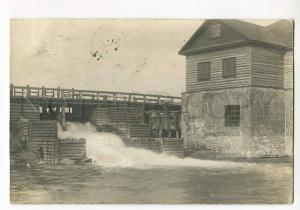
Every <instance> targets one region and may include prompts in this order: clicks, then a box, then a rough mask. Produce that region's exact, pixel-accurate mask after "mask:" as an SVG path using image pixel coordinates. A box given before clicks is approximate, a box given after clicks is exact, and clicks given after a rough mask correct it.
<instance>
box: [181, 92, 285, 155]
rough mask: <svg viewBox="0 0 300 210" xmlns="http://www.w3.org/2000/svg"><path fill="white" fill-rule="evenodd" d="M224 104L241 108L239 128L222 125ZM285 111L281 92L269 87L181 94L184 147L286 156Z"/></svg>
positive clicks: (188, 148) (241, 153) (187, 148)
mask: <svg viewBox="0 0 300 210" xmlns="http://www.w3.org/2000/svg"><path fill="white" fill-rule="evenodd" d="M226 105H239V106H240V125H239V126H236V127H234V126H232V127H226V126H225V108H224V107H225V106H226ZM284 108H285V104H284V92H283V90H278V89H272V88H256V87H245V88H234V89H224V90H213V91H201V92H193V93H184V94H183V112H182V129H183V134H184V136H183V137H184V147H185V149H186V150H201V149H204V150H212V151H216V152H223V153H228V154H233V155H234V156H243V157H259V156H282V155H286V154H287V151H286V146H287V145H286V143H285V136H284V130H285V129H284V122H285V117H284V116H285V113H284Z"/></svg>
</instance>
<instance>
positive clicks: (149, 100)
mask: <svg viewBox="0 0 300 210" xmlns="http://www.w3.org/2000/svg"><path fill="white" fill-rule="evenodd" d="M20 119H26V120H28V121H29V122H30V125H35V124H40V125H43V124H47V123H50V124H51V123H54V124H57V123H56V122H57V121H58V122H60V124H61V125H62V127H65V126H66V122H67V121H70V122H91V123H92V124H93V125H94V126H95V127H96V128H97V130H98V131H106V132H112V133H115V134H117V135H118V136H120V137H121V138H122V139H123V141H124V143H125V144H126V145H127V146H132V147H139V148H145V149H150V150H152V151H156V152H166V153H169V154H173V155H177V156H180V157H181V156H183V146H182V139H181V129H180V121H181V98H180V97H173V96H162V95H151V94H139V93H124V92H108V91H90V90H76V89H62V88H59V87H58V88H45V87H41V88H38V87H30V86H13V85H11V88H10V120H11V123H12V124H14V123H16V122H19V121H20ZM50 127H51V128H52V127H53V126H50ZM31 128H32V127H31V126H29V133H30V132H31V130H30V129H31ZM46 130H47V129H46ZM46 130H45V131H44V132H43V131H42V129H41V130H40V131H38V133H42V135H45V136H46V137H43V136H41V137H38V140H34V141H33V140H31V142H30V143H28V145H29V149H30V150H31V149H33V150H34V151H35V152H38V149H39V147H41V145H43V144H46V146H47V148H49V145H51V143H50V142H54V143H53V145H54V146H53V147H51V151H53V152H52V153H53V154H52V153H51V157H50V152H49V151H50V150H49V151H48V153H47V154H49V155H47V158H48V157H49V159H51V160H49V162H53V163H56V162H57V161H58V160H59V159H60V158H59V154H60V157H63V156H64V154H63V153H64V152H61V151H64V150H60V149H59V148H58V147H59V146H60V145H61V146H65V147H66V148H73V147H72V146H71V147H67V145H69V144H70V145H71V144H73V143H74V145H82V147H81V148H80V149H78V148H77V149H76V151H75V150H74V151H73V153H77V152H78V151H80V152H81V153H82V150H83V149H85V144H84V143H79V142H76V141H69V142H67V143H66V144H62V143H61V141H62V140H60V139H58V137H57V127H56V132H53V131H50V130H49V132H47V131H46ZM43 133H44V134H43ZM50 137H51V138H50ZM30 138H32V136H30ZM51 139H52V140H51ZM79 141H82V140H79ZM45 142H48V143H45ZM55 142H56V143H55ZM145 142H146V143H145ZM164 142H166V143H164ZM170 142H171V143H170ZM172 142H173V143H172ZM155 145H156V146H155ZM163 145H165V146H163ZM167 145H171V146H167ZM173 145H174V146H173ZM74 148H75V147H74ZM153 148H158V149H153ZM167 148H171V149H167ZM67 153H69V155H71V154H70V152H67ZM71 153H72V152H71ZM71 156H72V155H71ZM79 156H80V155H79ZM74 157H77V159H78V155H76V154H74ZM80 157H81V156H80ZM82 158H84V157H83V156H82Z"/></svg>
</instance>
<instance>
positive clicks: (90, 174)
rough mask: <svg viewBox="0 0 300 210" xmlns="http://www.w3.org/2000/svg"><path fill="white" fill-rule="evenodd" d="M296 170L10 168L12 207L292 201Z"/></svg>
mask: <svg viewBox="0 0 300 210" xmlns="http://www.w3.org/2000/svg"><path fill="white" fill-rule="evenodd" d="M291 199H292V167H291V166H290V165H288V164H284V163H274V164H266V163H258V164H255V166H254V167H250V168H249V167H237V168H232V167H229V168H226V167H224V168H199V167H161V168H159V167H158V168H147V169H138V168H117V167H115V168H103V167H101V166H98V165H96V164H90V165H77V166H76V165H68V166H62V165H57V166H38V167H37V166H36V167H32V168H25V167H23V168H12V169H11V201H12V203H289V202H291Z"/></svg>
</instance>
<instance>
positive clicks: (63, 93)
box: [10, 85, 181, 105]
mask: <svg viewBox="0 0 300 210" xmlns="http://www.w3.org/2000/svg"><path fill="white" fill-rule="evenodd" d="M10 96H11V97H13V98H31V99H56V100H61V101H70V100H76V101H83V100H84V101H95V102H97V101H99V102H101V101H108V102H128V103H131V102H134V103H144V104H174V105H175V104H177V105H179V104H180V103H181V97H175V96H164V95H154V94H141V93H126V92H109V91H93V90H77V89H74V88H72V89H63V88H60V87H57V88H45V87H30V86H29V85H27V86H14V85H10Z"/></svg>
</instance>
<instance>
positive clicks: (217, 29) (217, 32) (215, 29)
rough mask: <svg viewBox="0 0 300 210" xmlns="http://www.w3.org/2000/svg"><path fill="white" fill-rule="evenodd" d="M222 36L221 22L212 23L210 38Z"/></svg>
mask: <svg viewBox="0 0 300 210" xmlns="http://www.w3.org/2000/svg"><path fill="white" fill-rule="evenodd" d="M220 36H221V24H213V25H210V38H211V39H215V38H219V37H220Z"/></svg>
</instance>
